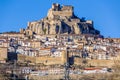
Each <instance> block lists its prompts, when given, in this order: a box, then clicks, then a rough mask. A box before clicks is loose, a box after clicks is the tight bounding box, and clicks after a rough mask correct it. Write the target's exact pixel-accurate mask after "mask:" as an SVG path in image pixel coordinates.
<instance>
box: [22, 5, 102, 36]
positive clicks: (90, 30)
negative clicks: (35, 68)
mask: <svg viewBox="0 0 120 80" xmlns="http://www.w3.org/2000/svg"><path fill="white" fill-rule="evenodd" d="M20 32H21V33H25V34H26V35H32V34H95V35H99V34H100V32H99V31H98V30H96V29H95V28H94V26H93V21H91V20H85V19H84V18H81V19H80V18H79V17H77V16H76V15H75V14H74V7H73V6H70V5H62V6H61V5H60V4H58V3H54V4H52V7H51V8H50V9H49V11H48V13H47V17H45V18H43V19H41V20H38V21H33V22H28V26H27V29H21V30H20Z"/></svg>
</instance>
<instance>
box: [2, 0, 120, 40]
mask: <svg viewBox="0 0 120 80" xmlns="http://www.w3.org/2000/svg"><path fill="white" fill-rule="evenodd" d="M52 3H60V4H64V5H73V6H74V12H75V14H76V15H77V16H79V17H80V18H81V17H86V19H88V20H93V21H94V27H95V28H96V29H98V30H100V32H101V34H102V35H104V36H105V37H108V36H110V37H114V38H116V37H117V38H120V31H119V30H120V20H119V19H120V9H119V8H120V0H0V32H4V31H19V29H20V28H26V26H27V22H28V21H35V20H40V19H42V18H44V17H45V16H46V15H47V12H48V9H49V8H50V7H51V5H52Z"/></svg>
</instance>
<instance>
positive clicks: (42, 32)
mask: <svg viewBox="0 0 120 80" xmlns="http://www.w3.org/2000/svg"><path fill="white" fill-rule="evenodd" d="M119 57H120V38H104V37H103V36H102V35H101V34H100V31H98V30H96V29H95V28H94V24H93V21H91V20H85V19H83V18H82V19H81V18H79V17H77V16H76V15H75V14H74V7H73V6H69V5H63V6H61V5H60V4H58V3H54V4H53V5H52V8H50V9H49V10H48V14H47V17H45V18H43V19H41V20H38V21H33V22H28V25H27V28H26V29H20V32H18V33H3V34H0V63H2V64H5V65H6V64H9V65H10V64H11V62H13V64H14V65H13V66H12V65H11V66H9V69H8V67H7V66H5V65H4V66H5V67H6V68H5V67H4V68H5V69H6V72H9V73H11V74H12V72H14V69H16V71H15V73H14V75H17V76H18V77H19V75H20V73H21V74H23V75H24V76H26V75H27V76H29V78H34V79H38V80H39V79H40V78H41V77H43V75H47V76H48V75H59V77H58V78H63V77H65V76H64V74H66V75H69V74H70V75H71V74H72V75H73V74H75V75H80V74H88V73H107V72H108V71H107V68H112V67H113V66H115V60H119V59H120V58H119ZM15 66H16V67H15ZM13 67H14V69H13ZM91 67H92V68H91ZM96 67H97V68H96ZM87 68H89V69H90V70H89V69H87ZM96 69H97V70H96ZM11 70H12V71H11ZM68 70H69V74H67V72H68ZM19 72H20V73H19ZM60 75H62V76H60ZM49 77H50V76H49ZM70 77H71V78H74V76H70ZM66 78H67V77H65V79H66ZM45 80H46V78H45Z"/></svg>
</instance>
